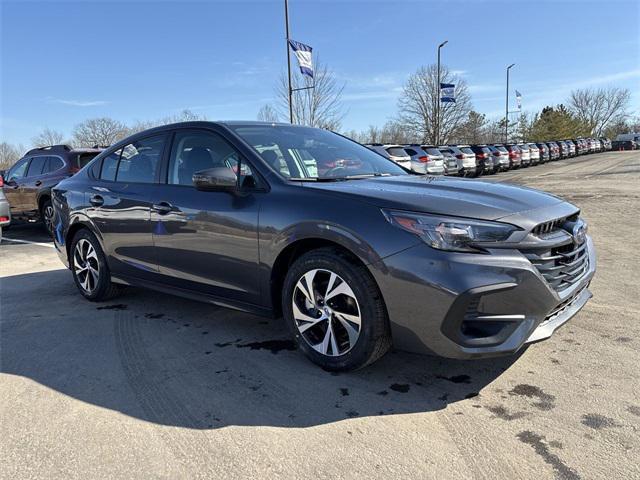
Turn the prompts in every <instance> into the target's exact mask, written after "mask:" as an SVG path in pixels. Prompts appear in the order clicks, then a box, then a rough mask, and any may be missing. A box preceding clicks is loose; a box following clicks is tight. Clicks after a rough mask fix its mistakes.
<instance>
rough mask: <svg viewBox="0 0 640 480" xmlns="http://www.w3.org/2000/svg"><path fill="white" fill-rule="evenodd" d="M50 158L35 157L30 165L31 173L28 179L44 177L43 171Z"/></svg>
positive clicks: (29, 172) (28, 173) (28, 174)
mask: <svg viewBox="0 0 640 480" xmlns="http://www.w3.org/2000/svg"><path fill="white" fill-rule="evenodd" d="M48 158H49V157H45V156H42V157H33V158H32V159H31V163H30V164H29V171H28V172H27V177H37V176H38V175H42V171H43V170H44V166H45V164H46V163H47V159H48Z"/></svg>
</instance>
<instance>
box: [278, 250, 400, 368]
mask: <svg viewBox="0 0 640 480" xmlns="http://www.w3.org/2000/svg"><path fill="white" fill-rule="evenodd" d="M309 283H310V284H311V285H309ZM311 300H312V301H311ZM282 311H283V315H284V318H285V321H286V322H287V324H288V326H289V328H290V329H291V331H292V333H293V336H294V338H295V340H296V343H297V345H298V348H299V349H300V350H302V352H303V353H304V354H305V355H306V356H307V357H308V358H309V359H310V360H311V361H312V362H313V363H315V364H316V365H319V366H320V367H322V368H323V369H325V370H330V371H348V370H355V369H358V368H362V367H364V366H366V365H369V364H371V363H373V362H375V361H376V360H377V359H379V358H380V357H382V356H383V355H384V354H385V353H386V352H387V351H388V350H389V348H390V347H391V334H390V330H389V320H388V316H387V309H386V307H385V305H384V300H383V299H382V294H381V293H380V290H379V289H378V286H377V285H376V283H375V281H374V279H373V277H372V276H371V274H370V273H369V271H368V270H367V268H366V267H364V266H363V265H359V264H357V263H356V262H355V261H353V260H352V259H351V258H350V257H349V256H348V255H347V254H345V253H344V252H342V251H340V250H337V249H334V248H322V249H318V250H312V251H311V252H308V253H306V254H304V255H302V256H301V257H300V258H298V259H297V260H296V261H295V262H294V263H293V265H292V266H291V267H290V268H289V271H288V272H287V276H286V278H285V280H284V286H283V289H282Z"/></svg>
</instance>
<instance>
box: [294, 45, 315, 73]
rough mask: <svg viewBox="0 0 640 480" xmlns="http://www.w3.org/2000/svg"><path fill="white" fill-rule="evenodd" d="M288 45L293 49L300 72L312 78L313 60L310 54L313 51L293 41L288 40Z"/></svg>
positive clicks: (307, 46)
mask: <svg viewBox="0 0 640 480" xmlns="http://www.w3.org/2000/svg"><path fill="white" fill-rule="evenodd" d="M289 45H291V48H292V49H293V52H294V53H295V54H296V58H297V59H298V65H300V72H301V73H302V74H303V75H309V76H310V77H311V78H313V60H312V59H311V52H312V51H313V49H312V48H311V47H310V46H309V45H305V44H304V43H300V42H296V41H295V40H289Z"/></svg>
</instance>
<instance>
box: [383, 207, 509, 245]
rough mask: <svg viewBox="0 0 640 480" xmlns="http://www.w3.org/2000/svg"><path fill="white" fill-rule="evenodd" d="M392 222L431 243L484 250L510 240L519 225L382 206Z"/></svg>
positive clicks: (386, 216) (387, 217) (388, 219)
mask: <svg viewBox="0 0 640 480" xmlns="http://www.w3.org/2000/svg"><path fill="white" fill-rule="evenodd" d="M382 213H383V214H384V216H385V218H386V219H387V221H388V222H389V223H391V224H392V225H395V226H396V227H399V228H402V229H403V230H406V231H407V232H410V233H413V234H415V235H418V236H419V237H420V238H421V239H422V240H424V241H425V242H426V243H427V244H428V245H430V246H431V247H433V248H437V249H439V250H448V251H452V252H475V253H478V252H481V251H482V250H481V249H480V248H478V247H482V246H485V247H490V246H491V244H495V243H497V242H503V241H505V240H507V239H508V238H509V237H510V236H511V234H512V233H513V232H515V231H516V230H518V227H515V226H513V225H508V224H506V223H497V222H486V221H483V220H472V219H467V218H452V217H441V216H436V215H426V214H422V213H411V212H403V211H399V210H382Z"/></svg>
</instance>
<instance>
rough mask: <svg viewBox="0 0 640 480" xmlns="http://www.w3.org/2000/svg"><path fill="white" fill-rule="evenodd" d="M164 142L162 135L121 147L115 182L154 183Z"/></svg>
mask: <svg viewBox="0 0 640 480" xmlns="http://www.w3.org/2000/svg"><path fill="white" fill-rule="evenodd" d="M164 142H165V137H164V135H158V136H155V137H148V138H143V139H141V140H136V141H135V142H132V143H130V144H129V145H126V146H125V147H123V148H122V154H121V155H120V161H119V162H118V171H117V173H116V181H117V182H127V183H154V182H155V179H156V171H157V168H158V165H159V163H160V157H161V156H162V151H163V149H164Z"/></svg>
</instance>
